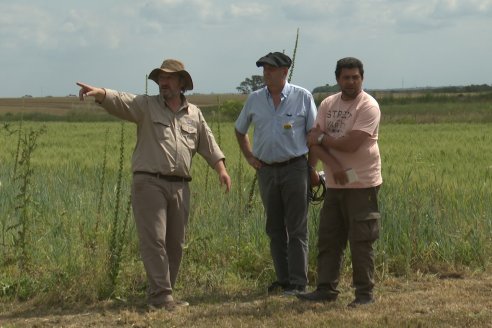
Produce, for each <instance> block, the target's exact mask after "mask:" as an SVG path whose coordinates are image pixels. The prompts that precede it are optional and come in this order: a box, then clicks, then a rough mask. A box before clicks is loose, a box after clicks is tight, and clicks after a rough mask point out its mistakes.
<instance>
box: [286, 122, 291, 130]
mask: <svg viewBox="0 0 492 328" xmlns="http://www.w3.org/2000/svg"><path fill="white" fill-rule="evenodd" d="M284 129H286V130H289V129H292V124H290V123H285V124H284Z"/></svg>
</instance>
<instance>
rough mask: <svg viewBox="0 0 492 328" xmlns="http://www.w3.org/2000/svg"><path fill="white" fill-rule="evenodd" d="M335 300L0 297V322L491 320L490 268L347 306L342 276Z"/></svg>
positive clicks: (403, 283)
mask: <svg viewBox="0 0 492 328" xmlns="http://www.w3.org/2000/svg"><path fill="white" fill-rule="evenodd" d="M342 290H343V292H342V294H341V295H340V298H339V300H338V301H337V302H335V303H330V304H311V303H305V302H301V301H298V300H297V299H295V298H291V297H282V296H273V297H267V296H266V295H258V294H256V295H255V294H254V293H251V294H249V295H247V294H246V295H229V296H217V295H215V296H214V297H213V298H212V297H211V299H208V300H207V299H205V300H203V299H200V300H195V301H194V300H193V298H192V297H190V298H188V299H189V300H190V301H191V302H190V303H191V306H190V307H189V308H186V309H181V310H179V311H175V312H167V311H158V312H147V311H146V310H145V307H144V305H143V300H139V301H133V302H126V303H124V302H119V301H109V302H100V303H98V304H91V305H80V304H77V305H76V306H74V305H70V306H66V307H57V308H46V307H44V306H42V305H40V304H38V303H39V302H35V301H31V302H26V303H13V304H0V309H1V312H2V314H1V315H0V326H1V327H52V326H63V327H112V326H118V327H296V328H297V327H327V326H329V327H492V273H490V272H489V273H481V274H472V273H469V274H466V275H465V276H463V277H461V278H459V279H441V278H439V276H436V275H416V276H415V277H413V278H411V279H402V278H390V279H387V280H385V281H383V282H380V283H379V284H378V285H377V302H376V303H375V304H372V305H368V306H364V307H359V308H357V309H349V308H347V307H346V304H347V303H348V302H350V301H351V299H352V291H351V290H350V288H349V287H348V286H347V282H346V281H344V282H343V286H342Z"/></svg>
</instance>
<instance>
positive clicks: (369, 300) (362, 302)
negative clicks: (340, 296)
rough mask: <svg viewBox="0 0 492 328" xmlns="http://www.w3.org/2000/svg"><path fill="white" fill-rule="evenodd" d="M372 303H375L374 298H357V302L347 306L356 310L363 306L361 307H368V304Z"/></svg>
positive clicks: (354, 301)
mask: <svg viewBox="0 0 492 328" xmlns="http://www.w3.org/2000/svg"><path fill="white" fill-rule="evenodd" d="M372 303H374V298H372V297H369V298H359V297H356V298H355V300H353V301H352V302H351V303H349V304H348V305H347V306H348V307H349V308H356V307H358V306H361V305H367V304H372Z"/></svg>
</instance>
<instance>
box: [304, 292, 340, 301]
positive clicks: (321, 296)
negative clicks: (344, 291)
mask: <svg viewBox="0 0 492 328" xmlns="http://www.w3.org/2000/svg"><path fill="white" fill-rule="evenodd" d="M296 296H297V298H298V299H300V300H302V301H309V302H334V301H336V300H337V296H338V295H334V294H332V293H329V292H328V291H326V290H324V289H316V290H315V291H314V292H311V293H303V294H297V295H296Z"/></svg>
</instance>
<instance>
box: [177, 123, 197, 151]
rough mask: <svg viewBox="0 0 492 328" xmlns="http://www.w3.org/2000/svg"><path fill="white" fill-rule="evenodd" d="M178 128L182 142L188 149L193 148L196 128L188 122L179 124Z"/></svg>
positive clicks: (195, 139) (194, 146) (195, 141)
mask: <svg viewBox="0 0 492 328" xmlns="http://www.w3.org/2000/svg"><path fill="white" fill-rule="evenodd" d="M180 130H181V136H182V137H183V142H184V144H185V145H186V146H187V147H188V148H190V149H195V148H196V144H197V142H198V130H197V128H196V127H194V126H193V125H190V124H181V129H180Z"/></svg>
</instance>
